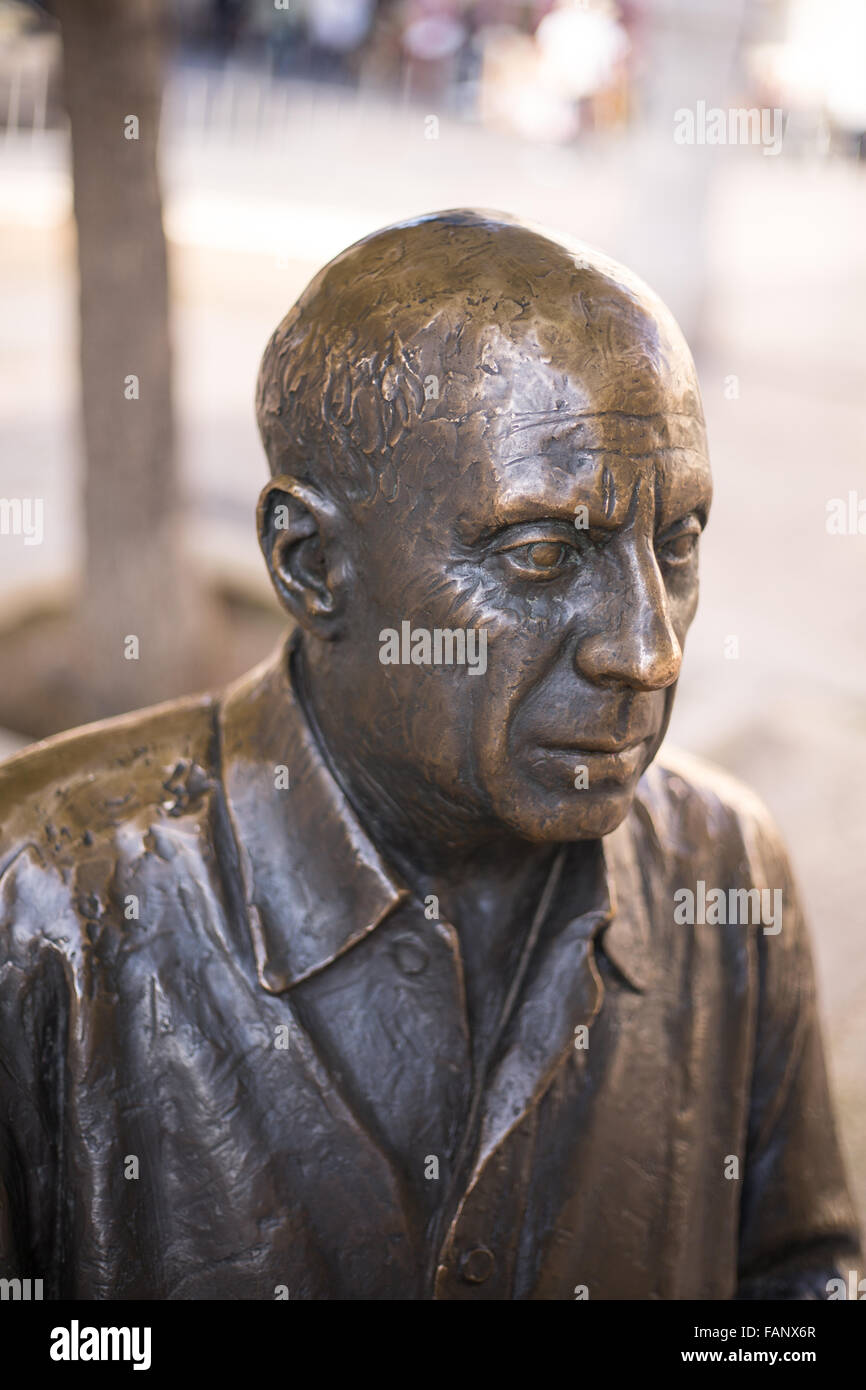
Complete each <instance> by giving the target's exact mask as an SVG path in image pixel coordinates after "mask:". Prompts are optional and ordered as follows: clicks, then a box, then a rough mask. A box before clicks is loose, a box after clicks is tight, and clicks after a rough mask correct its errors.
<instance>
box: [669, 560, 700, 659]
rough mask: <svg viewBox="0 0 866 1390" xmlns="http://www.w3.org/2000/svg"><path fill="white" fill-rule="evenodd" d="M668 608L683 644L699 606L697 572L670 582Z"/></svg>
mask: <svg viewBox="0 0 866 1390" xmlns="http://www.w3.org/2000/svg"><path fill="white" fill-rule="evenodd" d="M667 595H668V610H669V612H670V617H671V623H672V625H673V629H674V632H675V633H676V634H677V640H678V641H679V644H680V646H682V645H683V644H684V642H685V639H686V634H687V633H688V630H689V628H690V627H691V625H692V621H693V619H694V616H695V613H696V612H697V607H698V577H697V574H695V575H694V576H692V577H690V578H688V579H685V578H684V579H682V580H677V581H675V582H674V583H673V584H668V588H667Z"/></svg>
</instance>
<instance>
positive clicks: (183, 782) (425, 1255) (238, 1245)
mask: <svg viewBox="0 0 866 1390" xmlns="http://www.w3.org/2000/svg"><path fill="white" fill-rule="evenodd" d="M288 669H289V667H288V661H287V654H286V649H285V648H283V647H281V648H280V650H279V651H278V652H277V653H276V655H275V656H274V657H273V658H272V659H270V660H269V661H267V662H265V663H263V664H262V665H261V666H260V667H258V668H256V669H255V670H254V671H252V672H250V673H249V674H248V675H247V676H245V677H243V678H242V679H241V680H240V681H238V682H237V683H236V684H235V685H234V686H233V687H231V688H230V689H229V690H228V691H227V692H225V694H224V695H221V696H218V697H212V696H202V697H192V698H187V699H182V700H178V701H175V702H172V703H170V704H166V705H162V706H159V707H157V708H154V709H150V710H144V711H141V712H137V713H134V714H130V715H125V716H122V717H121V718H118V719H115V720H110V721H107V722H105V723H103V724H100V725H95V726H93V727H92V728H90V729H85V730H80V731H74V732H72V733H70V734H64V735H60V736H58V737H57V738H54V739H50V740H47V741H45V742H44V743H42V744H40V745H37V746H36V747H34V748H32V749H28V750H25V751H24V752H23V753H22V754H19V755H18V756H17V757H15V758H13V759H12V760H10V761H9V762H8V763H6V764H5V765H4V766H3V767H2V768H0V1275H2V1276H3V1277H8V1278H14V1277H19V1278H28V1277H30V1278H42V1279H44V1281H45V1292H46V1296H50V1297H55V1298H57V1297H65V1298H82V1299H104V1298H156V1299H162V1298H188V1299H194V1298H232V1299H238V1298H241V1299H255V1298H267V1299H272V1298H274V1297H275V1296H288V1297H289V1298H293V1299H297V1298H300V1299H428V1298H439V1299H479V1298H481V1299H572V1298H574V1297H576V1296H588V1297H589V1298H591V1299H594V1298H601V1299H606V1298H632V1299H650V1298H660V1299H674V1298H703V1299H727V1298H731V1297H735V1296H738V1295H739V1296H741V1297H790V1298H802V1297H824V1296H825V1295H826V1283H827V1280H828V1279H829V1278H831V1277H834V1276H835V1275H836V1273H837V1270H839V1269H841V1270H843V1271H844V1270H845V1269H846V1268H847V1267H848V1266H849V1264H850V1263H851V1262H852V1261H854V1260H856V1256H857V1233H856V1229H855V1222H854V1217H853V1214H852V1209H851V1203H850V1200H849V1197H848V1194H847V1191H846V1185H845V1176H844V1171H843V1167H842V1163H841V1160H840V1156H839V1151H838V1147H837V1143H836V1139H835V1135H834V1125H833V1117H832V1111H831V1105H830V1101H829V1097H828V1092H827V1082H826V1076H825V1068H824V1060H823V1055H822V1046H821V1038H820V1031H819V1025H818V1021H817V1016H816V1005H815V996H814V984H813V972H812V964H811V958H810V951H809V943H808V937H807V935H806V931H805V928H804V925H803V921H802V917H801V914H800V911H799V909H798V906H797V900H796V892H795V889H794V886H793V885H792V883H791V877H790V870H789V867H788V864H787V861H786V858H785V853H784V850H783V848H782V846H781V844H780V841H779V838H778V835H777V833H776V832H775V830H774V828H773V826H772V823H771V822H770V821H769V819H768V816H767V813H766V812H765V811H764V809H763V808H762V807H761V805H760V803H758V802H757V801H756V800H755V798H754V797H752V796H751V794H750V793H748V792H747V791H746V790H745V789H743V788H742V787H741V786H740V785H739V784H737V783H736V782H733V781H732V780H731V779H729V778H727V777H726V776H725V775H724V774H722V773H719V772H717V771H716V770H715V769H710V768H708V767H707V766H706V765H704V764H699V763H697V762H696V761H693V760H690V759H684V758H680V757H676V758H672V757H671V756H666V757H662V758H660V759H659V760H657V761H656V763H655V764H654V765H653V766H652V767H651V768H650V769H649V771H648V772H647V773H646V775H645V776H644V778H643V779H642V780H641V783H640V786H639V790H638V796H637V799H636V802H635V805H634V807H633V809H632V812H631V813H630V815H629V817H628V818H627V820H626V821H625V822H624V823H623V825H622V826H620V828H619V829H618V830H617V831H615V832H614V833H613V834H612V835H609V836H607V837H605V839H604V840H603V841H601V842H600V843H599V844H598V845H597V846H596V847H595V853H594V859H593V857H592V855H591V856H590V862H591V864H592V863H594V869H593V871H592V872H591V873H590V875H589V878H588V877H587V867H586V855H585V853H584V854H581V855H579V856H578V855H577V854H576V853H575V852H574V851H573V850H569V849H568V848H566V850H565V851H564V868H563V872H562V875H561V878H560V880H559V886H558V891H557V895H556V898H555V901H554V904H553V907H552V910H551V911H550V913H549V914H548V916H547V918H546V919H545V922H544V924H543V927H542V930H541V933H540V935H539V938H538V941H537V945H536V947H535V950H534V952H533V955H532V957H531V959H530V961H529V966H528V969H527V973H526V975H525V978H524V980H523V986H522V989H521V992H520V994H519V997H518V998H517V1000H516V1003H515V1007H514V1010H513V1013H512V1016H511V1019H510V1022H509V1024H508V1027H507V1029H506V1031H505V1033H504V1035H503V1038H502V1041H501V1046H500V1048H499V1051H498V1054H497V1055H496V1057H495V1058H494V1060H493V1064H492V1065H491V1067H490V1069H489V1071H488V1072H487V1074H486V1075H485V1076H483V1077H478V1078H473V1076H472V1062H471V1046H470V1038H469V1030H468V1024H467V1016H466V1003H465V996H464V990H463V978H462V969H461V960H460V951H459V944H458V941H457V936H456V933H455V931H454V929H453V927H452V926H451V925H450V924H449V923H448V922H446V921H442V920H437V919H436V917H435V916H431V915H430V914H431V910H432V909H431V906H430V904H427V905H426V906H425V904H424V903H422V902H420V901H418V900H416V899H415V898H414V897H413V895H412V893H411V892H410V891H409V890H408V889H407V887H406V886H405V884H403V883H402V882H401V881H400V879H399V877H398V876H397V875H396V874H395V873H394V872H393V871H392V870H391V869H389V867H388V865H387V864H386V863H385V862H384V860H383V858H382V857H381V855H380V854H379V853H378V852H377V850H376V848H375V847H374V845H373V844H372V843H371V841H370V839H369V837H368V836H367V834H366V833H365V831H364V829H363V827H362V826H361V825H360V824H359V822H358V819H357V818H356V816H355V815H354V813H353V811H352V809H351V808H350V806H349V805H348V803H347V801H346V799H345V797H344V796H343V794H342V792H341V791H340V789H339V787H338V785H337V783H336V781H335V780H334V778H333V777H332V776H331V774H330V772H329V771H328V769H327V767H326V765H325V762H324V761H323V758H322V756H321V754H320V752H319V750H318V748H317V746H316V743H315V739H314V738H313V735H312V733H311V731H310V729H309V727H308V725H307V723H306V721H305V719H304V717H303V714H302V712H301V710H300V708H299V705H298V702H297V700H296V698H295V696H294V694H293V691H292V686H291V680H290V677H289V675H288ZM281 769H285V771H281ZM286 780H288V786H286V785H285V783H286ZM698 880H701V881H703V882H704V883H705V884H707V885H714V886H718V887H720V888H722V889H723V890H727V889H728V888H752V887H756V886H757V887H768V888H770V889H776V888H780V889H781V890H782V892H783V902H784V916H783V925H782V930H781V931H780V932H778V933H777V934H768V933H766V932H765V931H764V930H763V928H762V926H761V925H752V926H730V925H728V926H722V925H706V924H704V925H701V924H698V925H694V926H688V925H678V924H677V922H676V921H675V914H674V894H675V892H676V891H677V889H679V888H682V887H689V886H691V887H692V888H694V887H695V885H696V883H697V881H698ZM474 1084H477V1086H478V1087H479V1093H480V1098H481V1099H480V1105H479V1106H478V1108H477V1124H475V1125H474V1126H473V1128H472V1132H471V1133H470V1134H468V1135H467V1134H466V1133H465V1128H466V1124H467V1116H468V1115H469V1113H470V1097H471V1093H472V1088H473V1085H474ZM461 1151H462V1152H463V1153H464V1154H465V1157H466V1161H465V1163H464V1164H462V1165H459V1164H458V1165H457V1166H456V1168H455V1164H456V1163H457V1155H458V1153H460V1152H461ZM732 1158H734V1159H736V1160H737V1163H736V1164H732V1163H731V1159H732ZM735 1170H738V1173H739V1176H732V1172H733V1171H735Z"/></svg>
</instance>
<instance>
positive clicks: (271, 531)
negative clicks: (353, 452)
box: [256, 474, 346, 640]
mask: <svg viewBox="0 0 866 1390" xmlns="http://www.w3.org/2000/svg"><path fill="white" fill-rule="evenodd" d="M256 517H257V521H258V532H259V545H260V546H261V548H262V554H263V555H264V557H265V563H266V565H267V567H268V573H269V574H270V576H271V583H272V584H273V586H274V589H275V591H276V594H277V597H278V598H279V600H280V602H281V603H282V605H283V607H284V608H285V609H286V611H287V612H288V613H290V614H291V616H292V617H293V618H295V619H296V621H297V622H298V623H300V624H301V626H302V627H304V628H306V629H307V630H308V631H310V632H314V633H315V634H316V635H317V636H319V637H322V638H325V639H326V640H333V639H334V638H335V637H337V636H339V625H340V620H341V618H342V616H343V610H344V606H345V602H344V599H345V594H346V586H345V584H344V583H343V575H342V572H341V567H340V566H339V565H338V564H337V555H338V553H339V549H340V546H339V536H340V529H341V528H340V523H341V520H342V518H341V515H340V513H339V511H338V510H337V508H336V507H335V506H334V505H333V503H331V502H330V501H329V500H328V499H327V498H326V497H323V496H322V494H321V493H320V492H317V491H316V489H315V488H312V487H310V485H309V484H308V483H304V482H300V481H299V480H298V479H297V478H292V477H290V476H289V475H288V474H280V475H279V476H278V477H276V478H272V479H271V481H270V482H269V483H267V484H266V485H265V487H264V488H263V489H262V494H261V496H260V497H259V504H258V507H257V509H256Z"/></svg>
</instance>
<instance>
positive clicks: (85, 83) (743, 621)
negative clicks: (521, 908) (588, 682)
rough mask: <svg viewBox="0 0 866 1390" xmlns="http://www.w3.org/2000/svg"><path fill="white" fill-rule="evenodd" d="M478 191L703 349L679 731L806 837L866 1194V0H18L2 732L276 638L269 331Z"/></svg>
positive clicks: (834, 1065) (0, 422)
mask: <svg viewBox="0 0 866 1390" xmlns="http://www.w3.org/2000/svg"><path fill="white" fill-rule="evenodd" d="M750 113H752V114H750ZM467 205H468V206H476V207H489V208H496V209H501V210H505V211H508V212H511V213H514V214H517V215H521V216H525V217H528V218H530V219H532V220H535V221H539V222H542V223H548V224H549V225H550V226H552V227H554V228H560V229H562V230H564V231H567V232H571V233H573V234H575V235H577V236H579V237H581V238H582V239H584V240H586V241H588V242H590V243H592V244H595V245H597V246H599V247H601V248H603V249H604V250H605V251H607V252H608V253H609V254H611V255H613V256H615V257H616V258H618V259H620V260H622V261H624V262H625V263H626V264H628V265H629V266H631V267H632V268H633V269H634V270H636V271H637V272H638V273H639V274H641V275H642V276H643V277H644V278H645V279H646V280H647V281H648V282H649V283H650V284H651V285H652V286H653V287H654V288H655V289H656V290H657V291H658V292H659V293H660V294H661V295H662V297H663V298H664V299H665V300H666V301H667V303H668V304H669V305H670V306H671V308H672V309H673V311H674V313H675V314H676V315H677V317H678V318H679V320H680V322H681V324H682V326H683V328H684V330H685V333H686V335H687V337H688V338H689V341H690V342H691V344H692V346H693V350H694V352H695V356H696V360H697V363H698V368H699V372H700V377H701V382H702V389H703V394H704V403H705V409H706V413H707V418H708V425H709V434H710V444H711V452H712V459H713V464H714V471H715V476H716V500H715V504H714V511H713V517H712V520H711V524H710V527H709V530H708V532H707V535H706V538H705V541H704V544H703V560H702V574H703V589H702V603H701V609H700V611H699V614H698V618H697V620H696V622H695V625H694V628H693V630H692V634H691V636H690V639H689V644H690V645H689V652H688V655H687V661H686V665H685V672H684V675H683V678H682V680H681V683H680V691H679V695H678V705H677V710H676V712H675V715H674V720H673V725H672V728H671V733H670V738H671V741H673V742H676V743H678V744H679V745H681V746H684V747H686V748H688V749H689V750H690V751H691V752H694V753H698V754H701V755H703V756H706V757H709V758H711V759H713V760H715V761H716V762H719V763H721V764H722V765H723V766H725V767H726V768H728V769H729V770H730V771H732V772H733V773H735V774H737V775H739V776H741V777H743V778H744V779H745V780H747V781H748V782H749V783H750V784H751V785H752V786H753V787H754V788H755V789H756V790H757V791H758V792H759V793H760V794H761V795H762V797H763V798H764V800H765V801H766V802H767V803H768V804H769V806H770V808H771V810H772V811H773V813H774V814H775V816H776V818H777V820H778V822H779V823H780V825H781V827H782V830H783V832H784V834H785V835H786V837H787V839H788V842H789V845H790V847H791V850H792V855H793V859H794V864H795V866H796V869H797V870H798V873H799V878H800V882H801V886H802V892H803V897H804V899H805V903H806V907H807V910H808V913H809V916H810V919H811V923H812V927H813V931H814V938H815V949H816V957H817V965H818V974H819V987H820V992H821V1004H822V1011H823V1016H824V1020H825V1030H826V1036H827V1040H828V1046H829V1060H830V1066H831V1072H832V1080H833V1084H834V1089H835V1093H836V1097H837V1102H838V1105H839V1109H840V1115H841V1120H842V1128H843V1140H844V1144H845V1147H846V1151H847V1155H848V1160H849V1165H850V1169H851V1173H852V1178H853V1181H854V1186H855V1191H856V1195H857V1199H858V1201H859V1203H860V1209H861V1217H862V1216H863V1215H866V934H864V931H863V927H864V924H866V922H864V919H866V908H864V905H866V894H864V888H863V880H862V877H861V873H862V866H863V865H864V863H866V816H864V795H863V787H864V784H866V708H864V689H866V679H864V677H866V644H864V641H863V634H864V594H866V585H864V547H866V535H864V533H866V470H864V457H866V453H864V446H866V350H864V332H863V324H864V321H866V4H864V3H863V0H622V2H621V3H613V0H598V3H596V2H595V0H582V2H581V3H577V0H534V2H533V0H523V2H519V0H285V3H283V0H124V3H123V4H120V5H118V4H116V3H114V0H88V3H87V4H82V3H81V0H52V3H51V4H50V5H49V4H46V5H45V6H38V5H35V4H30V3H19V2H18V0H0V245H2V255H0V290H2V300H3V303H4V305H5V313H4V314H3V315H2V318H0V351H2V372H0V438H2V453H0V729H2V732H0V756H2V755H5V754H8V753H9V752H11V751H13V750H14V749H15V748H16V747H19V746H23V745H24V744H25V743H27V742H29V741H30V740H32V739H34V738H39V737H42V736H44V735H46V734H48V733H51V732H53V731H55V730H57V729H61V728H66V727H69V726H70V725H74V724H77V723H81V722H83V721H85V720H90V719H94V718H98V717H102V716H104V715H107V714H111V713H114V712H117V711H119V710H122V709H128V708H133V707H136V706H140V705H143V704H146V703H150V702H151V701H153V700H157V699H162V698H167V697H169V696H171V695H175V694H178V693H181V692H183V691H189V690H193V689H200V688H203V687H205V686H209V685H213V684H217V683H221V682H223V681H225V680H227V679H229V678H231V677H232V676H234V675H235V674H237V673H239V672H240V671H242V670H244V669H246V667H247V666H249V665H251V664H252V663H253V662H254V661H256V660H258V659H259V658H260V657H262V656H264V655H265V654H266V653H267V652H268V651H269V650H270V648H271V645H272V643H273V642H274V641H275V639H276V637H277V636H278V634H279V632H280V631H281V629H282V623H281V621H280V618H279V615H278V613H277V610H276V607H275V605H274V602H273V601H272V599H271V596H270V591H269V589H268V586H267V582H266V577H265V571H264V566H263V564H262V563H261V560H260V557H259V553H258V549H257V546H256V541H255V535H254V524H253V514H254V507H255V502H256V498H257V495H258V491H259V489H260V487H261V485H262V483H263V481H264V478H265V473H266V469H265V460H264V456H263V453H262V451H261V447H260V445H259V442H258V438H257V435H256V430H255V423H254V417H253V388H254V382H255V375H256V370H257V366H258V360H259V357H260V355H261V352H262V349H263V347H264V344H265V341H266V340H267V338H268V336H269V335H270V333H271V332H272V330H273V328H274V327H275V326H276V323H277V322H278V320H279V319H280V318H281V317H282V315H283V314H284V313H285V311H286V310H287V309H288V307H289V306H290V305H291V303H292V302H293V300H294V299H295V298H296V296H297V294H298V293H299V291H300V290H301V289H302V288H303V286H304V285H305V284H306V282H307V281H308V279H309V278H310V277H311V275H312V274H313V273H314V272H315V271H316V270H317V269H318V268H319V267H320V266H321V265H322V264H323V263H324V262H325V261H326V260H328V259H329V258H330V257H331V256H332V255H334V254H336V253H337V252H338V251H340V250H342V249H343V248H344V247H345V246H347V245H348V244H350V243H351V242H352V241H354V240H356V239H357V238H359V237H361V236H363V235H365V234H366V233H368V232H370V231H373V230H375V229H376V228H378V227H380V226H383V225H385V224H387V223H389V222H392V221H397V220H401V219H403V218H406V217H408V216H411V215H413V214H416V213H422V212H427V211H430V210H433V209H441V208H448V207H455V206H467ZM861 507H862V509H863V513H864V514H863V515H861ZM130 634H134V635H136V636H138V637H139V640H140V657H139V660H137V661H127V660H124V639H125V638H126V637H127V636H128V635H130Z"/></svg>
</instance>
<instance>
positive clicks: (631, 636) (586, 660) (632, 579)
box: [575, 534, 683, 690]
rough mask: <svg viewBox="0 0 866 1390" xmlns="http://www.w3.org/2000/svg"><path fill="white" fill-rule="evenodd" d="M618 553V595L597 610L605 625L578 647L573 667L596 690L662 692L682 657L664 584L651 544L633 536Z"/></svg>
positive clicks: (677, 669) (674, 676) (675, 676)
mask: <svg viewBox="0 0 866 1390" xmlns="http://www.w3.org/2000/svg"><path fill="white" fill-rule="evenodd" d="M618 549H619V552H620V553H619V555H618V557H617V558H618V560H619V563H620V576H621V582H622V585H623V588H622V591H621V593H620V594H617V595H616V597H615V598H614V597H610V598H609V599H608V600H607V602H605V603H604V604H602V605H600V608H601V610H602V611H603V612H604V613H605V615H606V618H607V621H606V622H605V624H604V626H603V627H602V628H600V629H599V630H598V631H596V632H591V633H587V635H586V636H585V637H583V638H582V639H581V640H580V641H579V642H578V644H577V651H576V654H575V661H576V665H577V668H578V670H579V671H580V672H581V674H582V675H584V676H587V677H588V678H589V679H590V680H592V681H594V682H595V683H596V684H599V685H608V684H610V685H613V684H616V685H628V686H631V687H632V689H634V690H663V689H664V688H665V686H668V685H673V683H674V681H675V680H676V679H677V677H678V676H679V673H680V666H681V665H682V658H683V653H682V648H681V646H680V644H679V641H678V639H677V635H676V632H675V631H674V629H673V626H672V624H671V618H670V611H669V607H668V597H667V590H666V589H665V583H664V579H663V578H662V575H661V572H660V570H659V567H658V562H657V560H656V556H655V551H654V549H653V546H652V542H651V541H650V540H648V539H646V538H641V537H637V536H635V535H634V534H632V535H631V536H628V537H622V539H621V541H620V542H618Z"/></svg>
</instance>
